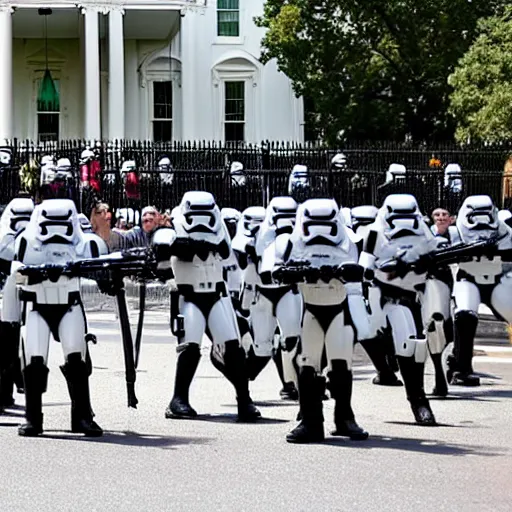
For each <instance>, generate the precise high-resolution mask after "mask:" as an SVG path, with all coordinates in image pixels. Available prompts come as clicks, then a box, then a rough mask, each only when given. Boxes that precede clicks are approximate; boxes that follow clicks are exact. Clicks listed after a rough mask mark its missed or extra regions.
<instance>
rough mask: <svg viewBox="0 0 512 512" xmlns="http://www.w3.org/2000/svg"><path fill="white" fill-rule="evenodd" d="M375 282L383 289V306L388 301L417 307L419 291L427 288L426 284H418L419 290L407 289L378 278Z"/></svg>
mask: <svg viewBox="0 0 512 512" xmlns="http://www.w3.org/2000/svg"><path fill="white" fill-rule="evenodd" d="M375 284H376V285H377V286H378V287H379V289H380V291H381V299H380V300H381V306H384V304H385V303H386V302H393V303H395V304H400V305H402V306H406V307H409V308H411V307H417V306H418V304H419V303H418V293H419V292H422V291H424V290H425V285H424V284H420V285H417V286H416V288H417V290H415V291H412V290H405V289H403V288H399V287H398V286H392V285H389V284H386V283H383V282H382V281H379V280H378V279H376V280H375Z"/></svg>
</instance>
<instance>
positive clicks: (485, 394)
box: [450, 388, 512, 402]
mask: <svg viewBox="0 0 512 512" xmlns="http://www.w3.org/2000/svg"><path fill="white" fill-rule="evenodd" d="M473 390H475V391H473ZM473 390H472V391H467V392H465V393H460V392H459V393H456V392H455V393H454V392H451V393H450V394H451V395H453V396H454V397H455V398H456V399H457V400H475V401H477V402H499V401H500V400H498V399H500V398H512V389H510V388H508V389H478V388H473ZM476 390H478V391H476ZM489 398H496V400H490V399H489Z"/></svg>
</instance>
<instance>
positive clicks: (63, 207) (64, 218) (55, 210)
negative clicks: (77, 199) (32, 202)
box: [34, 199, 81, 244]
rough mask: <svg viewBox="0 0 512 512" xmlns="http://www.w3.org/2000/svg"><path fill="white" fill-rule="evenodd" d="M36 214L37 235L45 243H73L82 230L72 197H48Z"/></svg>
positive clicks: (36, 210) (35, 211) (39, 206)
mask: <svg viewBox="0 0 512 512" xmlns="http://www.w3.org/2000/svg"><path fill="white" fill-rule="evenodd" d="M34 215H35V216H36V218H35V222H36V225H37V230H36V234H35V236H36V238H37V239H38V240H39V241H40V242H41V243H43V244H49V243H57V244H72V243H73V242H74V241H75V239H76V238H77V236H79V233H80V232H81V227H80V222H79V219H78V214H77V211H76V206H75V203H74V202H73V201H71V200H70V199H47V200H45V201H43V202H42V203H41V204H40V205H38V206H37V208H36V209H35V210H34Z"/></svg>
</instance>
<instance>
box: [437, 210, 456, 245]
mask: <svg viewBox="0 0 512 512" xmlns="http://www.w3.org/2000/svg"><path fill="white" fill-rule="evenodd" d="M432 220H433V221H434V224H433V225H432V226H431V227H430V230H431V231H432V233H434V235H435V236H442V237H444V238H446V239H447V240H448V241H449V242H450V243H451V245H455V244H457V243H460V241H461V240H460V235H459V232H458V231H457V228H456V227H455V219H454V217H453V216H452V215H451V214H450V212H449V211H448V210H446V209H445V208H436V209H435V210H434V211H433V212H432Z"/></svg>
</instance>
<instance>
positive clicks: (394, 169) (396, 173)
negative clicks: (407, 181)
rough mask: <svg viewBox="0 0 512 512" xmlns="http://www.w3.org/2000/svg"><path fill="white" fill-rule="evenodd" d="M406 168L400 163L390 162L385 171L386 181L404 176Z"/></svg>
mask: <svg viewBox="0 0 512 512" xmlns="http://www.w3.org/2000/svg"><path fill="white" fill-rule="evenodd" d="M406 174H407V169H406V167H405V165H402V164H391V165H390V166H389V169H388V171H387V173H386V183H390V182H392V181H394V180H395V179H396V178H398V177H405V175H406Z"/></svg>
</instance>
